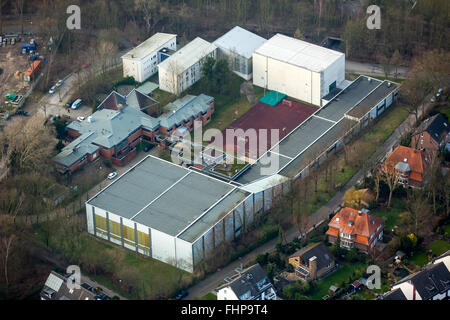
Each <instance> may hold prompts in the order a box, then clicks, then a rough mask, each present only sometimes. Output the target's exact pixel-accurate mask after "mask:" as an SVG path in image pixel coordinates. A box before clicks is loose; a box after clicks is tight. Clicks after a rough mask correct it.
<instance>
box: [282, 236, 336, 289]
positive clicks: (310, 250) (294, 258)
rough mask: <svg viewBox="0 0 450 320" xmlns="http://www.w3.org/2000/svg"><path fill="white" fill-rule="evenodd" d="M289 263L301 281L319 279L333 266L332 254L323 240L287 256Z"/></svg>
mask: <svg viewBox="0 0 450 320" xmlns="http://www.w3.org/2000/svg"><path fill="white" fill-rule="evenodd" d="M289 264H291V265H292V266H293V267H294V269H295V274H296V275H297V276H298V277H299V278H300V279H301V280H303V281H310V280H317V279H320V278H322V277H323V276H324V275H326V274H328V273H330V272H332V271H333V270H334V267H335V262H334V259H333V256H332V254H331V253H330V251H329V250H328V248H327V246H326V245H325V244H324V243H323V242H319V243H316V244H313V245H311V246H307V247H304V248H302V249H300V250H298V251H297V252H295V253H294V254H292V255H291V256H290V257H289Z"/></svg>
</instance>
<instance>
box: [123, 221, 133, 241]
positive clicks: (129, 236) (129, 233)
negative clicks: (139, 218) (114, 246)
mask: <svg viewBox="0 0 450 320" xmlns="http://www.w3.org/2000/svg"><path fill="white" fill-rule="evenodd" d="M123 240H124V241H125V242H126V243H128V244H131V245H133V246H134V245H135V242H134V241H135V237H134V229H133V228H130V227H127V226H125V225H124V226H123Z"/></svg>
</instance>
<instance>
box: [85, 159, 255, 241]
mask: <svg viewBox="0 0 450 320" xmlns="http://www.w3.org/2000/svg"><path fill="white" fill-rule="evenodd" d="M248 195H249V193H248V192H245V191H243V190H241V189H239V188H237V187H235V186H233V185H231V184H228V183H225V182H222V181H219V180H217V179H214V178H211V177H208V176H206V175H203V174H201V173H198V172H195V171H192V170H189V169H186V168H183V167H180V166H178V165H175V164H172V163H169V162H167V161H164V160H161V159H158V158H155V157H153V156H148V157H146V158H145V159H144V160H142V161H141V162H140V163H138V164H137V165H136V166H134V167H133V168H132V169H130V170H129V171H128V172H126V173H125V174H124V175H122V176H121V177H120V178H118V180H116V181H115V182H114V183H112V184H111V185H110V186H109V187H107V188H105V189H104V190H103V191H101V192H100V193H99V194H97V195H96V196H95V197H94V198H92V199H90V200H89V201H88V204H91V205H93V206H96V207H99V208H101V209H104V210H106V211H108V212H111V213H114V214H117V215H119V216H122V217H124V218H127V219H131V220H133V221H136V222H138V223H140V224H142V225H145V226H148V227H150V228H153V229H156V230H159V231H161V232H164V233H166V234H169V235H171V236H177V235H178V234H179V233H180V232H183V234H182V236H181V237H180V238H182V239H183V240H186V241H189V242H193V241H194V240H196V238H197V237H198V236H200V235H201V234H203V233H204V232H206V231H207V230H208V229H209V228H211V227H212V225H213V224H214V223H215V222H217V221H218V220H219V219H220V218H221V217H222V216H223V215H224V214H226V213H228V212H230V211H231V210H232V209H233V208H234V207H235V206H236V205H238V204H239V203H240V202H241V201H243V200H244V199H245V198H246V197H247V196H248ZM202 215H203V216H202ZM197 219H198V221H196V220H197Z"/></svg>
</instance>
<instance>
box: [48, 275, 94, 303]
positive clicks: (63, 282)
mask: <svg viewBox="0 0 450 320" xmlns="http://www.w3.org/2000/svg"><path fill="white" fill-rule="evenodd" d="M68 281H72V280H71V278H70V277H68V278H66V277H64V276H62V275H60V274H59V273H56V272H54V271H52V272H51V273H50V275H49V276H48V279H47V281H46V282H45V285H44V288H43V289H42V291H41V297H42V298H43V299H44V300H96V295H95V293H93V292H91V291H89V290H88V289H86V288H84V287H83V286H80V288H79V289H72V290H71V289H69V288H68V286H67V282H68Z"/></svg>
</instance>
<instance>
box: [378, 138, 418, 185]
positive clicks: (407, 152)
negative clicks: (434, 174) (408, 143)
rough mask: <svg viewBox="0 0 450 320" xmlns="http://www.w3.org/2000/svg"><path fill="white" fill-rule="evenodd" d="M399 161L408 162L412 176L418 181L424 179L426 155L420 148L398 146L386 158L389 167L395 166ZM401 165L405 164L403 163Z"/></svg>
mask: <svg viewBox="0 0 450 320" xmlns="http://www.w3.org/2000/svg"><path fill="white" fill-rule="evenodd" d="M405 160H406V161H405ZM398 163H405V164H408V166H409V169H410V172H411V173H410V178H412V179H414V180H417V181H422V180H423V173H424V157H423V154H422V152H421V151H420V150H416V149H412V148H408V147H405V146H398V147H397V148H395V150H394V151H392V152H391V154H389V156H388V157H387V158H386V165H387V166H388V167H391V168H395V167H396V166H397V165H398ZM397 167H398V166H397ZM401 167H405V166H404V165H401Z"/></svg>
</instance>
